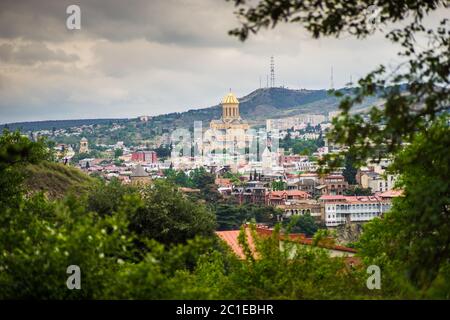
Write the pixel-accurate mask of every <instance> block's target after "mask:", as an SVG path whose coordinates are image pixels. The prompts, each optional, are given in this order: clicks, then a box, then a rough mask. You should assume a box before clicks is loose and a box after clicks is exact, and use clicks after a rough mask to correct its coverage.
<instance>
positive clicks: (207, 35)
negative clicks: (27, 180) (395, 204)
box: [0, 0, 448, 123]
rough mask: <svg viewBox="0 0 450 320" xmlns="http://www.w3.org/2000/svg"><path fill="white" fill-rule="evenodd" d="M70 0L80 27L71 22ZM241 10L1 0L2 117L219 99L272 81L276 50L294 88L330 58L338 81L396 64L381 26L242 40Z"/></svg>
mask: <svg viewBox="0 0 450 320" xmlns="http://www.w3.org/2000/svg"><path fill="white" fill-rule="evenodd" d="M70 4H78V5H80V7H81V27H82V29H81V30H67V29H66V21H65V19H66V17H67V14H66V7H67V6H68V5H70ZM233 10H234V9H233V6H232V4H231V3H229V2H225V1H224V0H158V1H156V0H153V1H149V0H128V1H124V0H108V1H106V0H105V1H102V0H79V1H73V0H40V1H35V0H22V1H18V0H2V1H0V123H4V122H11V121H24V120H45V119H67V118H91V117H133V116H137V115H141V114H149V115H155V114H160V113H167V112H174V111H184V110H187V109H190V108H202V107H207V106H211V105H214V104H217V103H218V102H219V100H220V99H221V97H222V95H223V94H225V93H226V92H228V89H229V88H232V90H233V91H235V93H236V94H237V95H238V96H242V95H245V94H248V93H249V92H251V91H252V90H254V89H256V88H257V87H259V84H260V79H261V83H262V85H263V86H264V85H265V82H266V81H265V80H266V75H267V74H268V72H269V57H270V56H271V55H274V56H275V68H276V83H277V85H285V86H288V87H292V88H298V87H301V88H311V89H319V88H328V87H329V83H330V68H331V66H333V67H334V82H335V86H338V87H339V86H344V85H345V84H346V83H347V82H348V81H349V79H350V76H352V77H353V80H356V79H357V78H358V77H360V76H363V75H364V74H365V73H367V72H369V71H371V70H372V69H373V68H375V67H376V66H377V65H379V64H381V63H383V64H387V65H389V64H392V65H396V64H397V63H398V58H397V56H396V50H397V49H398V48H395V47H393V46H392V44H390V43H389V42H388V41H387V40H386V39H384V37H383V36H381V35H376V36H373V37H371V38H369V39H367V40H364V41H360V40H355V39H351V38H347V39H340V40H336V39H321V40H313V39H311V37H310V35H309V34H308V33H306V32H305V31H304V30H302V29H301V28H299V27H298V26H296V25H280V26H279V27H278V28H277V29H275V30H270V31H263V32H261V33H260V34H258V35H257V36H255V37H251V38H250V39H249V40H248V41H246V42H245V43H241V42H239V41H238V40H237V39H235V38H232V37H229V36H228V35H227V31H228V30H229V29H231V28H233V27H234V26H236V23H237V22H236V20H235V17H234V16H233ZM447 13H448V12H447ZM444 15H445V14H443V13H442V12H440V13H438V14H437V16H438V17H442V16H444Z"/></svg>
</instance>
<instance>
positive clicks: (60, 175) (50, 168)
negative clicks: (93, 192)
mask: <svg viewBox="0 0 450 320" xmlns="http://www.w3.org/2000/svg"><path fill="white" fill-rule="evenodd" d="M24 171H25V172H24V173H25V177H26V180H25V184H26V185H27V187H29V188H30V189H31V190H32V191H35V192H38V191H43V192H45V193H46V194H47V195H48V196H49V197H51V198H60V197H62V196H64V195H65V194H67V193H69V192H73V193H75V194H82V193H84V192H86V191H87V190H88V188H89V185H91V184H92V183H94V182H95V180H94V179H93V178H91V177H89V176H88V175H87V174H85V173H84V172H82V171H81V170H79V169H77V168H74V167H70V166H65V165H63V164H61V163H53V162H43V163H40V164H38V165H28V166H27V167H26V168H25V169H24Z"/></svg>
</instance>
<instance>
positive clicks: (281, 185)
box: [271, 180, 287, 191]
mask: <svg viewBox="0 0 450 320" xmlns="http://www.w3.org/2000/svg"><path fill="white" fill-rule="evenodd" d="M271 186H272V190H274V191H282V190H286V188H287V185H286V182H284V181H283V180H278V181H272V184H271Z"/></svg>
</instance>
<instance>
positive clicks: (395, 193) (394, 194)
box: [378, 189, 403, 198]
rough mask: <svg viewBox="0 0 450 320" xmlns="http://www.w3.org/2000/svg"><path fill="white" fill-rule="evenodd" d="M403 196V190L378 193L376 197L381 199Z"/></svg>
mask: <svg viewBox="0 0 450 320" xmlns="http://www.w3.org/2000/svg"><path fill="white" fill-rule="evenodd" d="M402 195H403V190H399V189H396V190H388V191H385V192H383V193H379V194H378V196H380V197H382V198H395V197H400V196H402Z"/></svg>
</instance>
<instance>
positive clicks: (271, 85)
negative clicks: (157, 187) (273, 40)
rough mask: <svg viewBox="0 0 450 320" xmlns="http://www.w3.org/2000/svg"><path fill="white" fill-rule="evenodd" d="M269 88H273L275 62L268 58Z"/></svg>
mask: <svg viewBox="0 0 450 320" xmlns="http://www.w3.org/2000/svg"><path fill="white" fill-rule="evenodd" d="M270 87H272V88H273V87H275V61H274V59H273V56H271V57H270Z"/></svg>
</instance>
